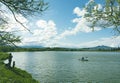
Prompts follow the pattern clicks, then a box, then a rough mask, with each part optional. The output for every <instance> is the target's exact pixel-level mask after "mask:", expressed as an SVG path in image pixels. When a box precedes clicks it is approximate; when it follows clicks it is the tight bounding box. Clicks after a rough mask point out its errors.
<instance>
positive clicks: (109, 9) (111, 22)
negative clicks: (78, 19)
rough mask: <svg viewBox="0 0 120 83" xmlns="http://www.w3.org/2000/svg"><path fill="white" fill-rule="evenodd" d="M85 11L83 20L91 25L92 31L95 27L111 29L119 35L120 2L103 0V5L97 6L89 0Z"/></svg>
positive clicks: (119, 0) (92, 0) (117, 0)
mask: <svg viewBox="0 0 120 83" xmlns="http://www.w3.org/2000/svg"><path fill="white" fill-rule="evenodd" d="M103 1H104V0H103ZM85 9H86V12H87V13H86V14H85V18H86V19H87V20H88V21H89V22H91V23H92V25H91V27H92V28H93V29H94V27H95V26H98V27H103V28H108V27H112V28H113V30H114V31H116V32H117V33H119V34H120V0H105V2H104V4H97V3H96V2H95V1H94V0H91V1H90V2H89V3H88V4H87V5H86V7H85Z"/></svg>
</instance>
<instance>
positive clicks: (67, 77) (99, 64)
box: [12, 51, 120, 83]
mask: <svg viewBox="0 0 120 83" xmlns="http://www.w3.org/2000/svg"><path fill="white" fill-rule="evenodd" d="M12 54H13V56H14V58H13V60H15V61H16V66H17V67H19V68H21V69H24V70H26V71H28V72H29V73H31V74H32V76H33V77H34V78H35V79H37V80H39V81H40V82H41V83H43V82H47V83H48V82H51V83H58V82H62V83H65V82H70V83H71V82H73V83H77V82H80V83H82V82H84V81H86V82H101V83H103V82H107V83H110V82H111V83H112V82H113V83H114V82H116V83H117V82H118V83H119V82H120V80H119V78H120V53H119V52H55V51H52V52H49V51H46V52H14V53H12ZM82 56H84V57H88V59H89V61H87V62H82V61H80V60H78V59H79V58H81V57H82Z"/></svg>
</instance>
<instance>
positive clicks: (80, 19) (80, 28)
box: [57, 7, 101, 39]
mask: <svg viewBox="0 0 120 83" xmlns="http://www.w3.org/2000/svg"><path fill="white" fill-rule="evenodd" d="M73 13H74V14H76V15H77V17H76V18H74V19H73V20H72V23H76V26H75V27H73V28H72V29H71V30H65V31H64V32H63V33H61V34H60V35H59V37H57V38H58V39H61V38H64V37H66V36H70V35H75V34H77V33H79V32H84V33H89V32H92V30H93V29H92V28H91V27H90V26H91V23H90V22H88V21H87V20H86V18H84V15H85V14H86V11H85V9H80V8H79V7H76V8H74V10H73ZM99 30H101V28H100V27H94V31H99Z"/></svg>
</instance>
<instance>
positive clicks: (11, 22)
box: [0, 3, 28, 32]
mask: <svg viewBox="0 0 120 83" xmlns="http://www.w3.org/2000/svg"><path fill="white" fill-rule="evenodd" d="M0 5H1V6H0V8H1V10H2V11H3V12H1V14H0V16H1V17H2V18H5V20H6V21H7V22H8V24H6V25H5V26H4V28H3V29H0V30H1V31H8V32H11V31H16V30H17V31H18V30H25V28H23V27H22V26H21V24H20V23H18V22H16V20H15V18H14V16H13V14H12V12H11V11H10V10H9V9H8V8H7V7H6V6H5V5H3V4H1V3H0ZM15 17H16V19H17V20H18V21H20V22H21V23H22V24H24V26H26V27H27V23H28V20H27V19H26V18H25V17H24V16H22V15H21V14H16V13H15Z"/></svg>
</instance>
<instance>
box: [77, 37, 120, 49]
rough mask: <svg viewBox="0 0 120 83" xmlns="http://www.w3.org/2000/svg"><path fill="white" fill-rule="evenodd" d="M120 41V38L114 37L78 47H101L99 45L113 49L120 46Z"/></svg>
mask: <svg viewBox="0 0 120 83" xmlns="http://www.w3.org/2000/svg"><path fill="white" fill-rule="evenodd" d="M119 40H120V36H117V37H115V36H112V37H109V38H100V39H98V40H93V41H90V42H85V43H81V44H79V45H78V46H79V47H94V46H99V45H105V46H111V47H118V46H120V42H118V41H119Z"/></svg>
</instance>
